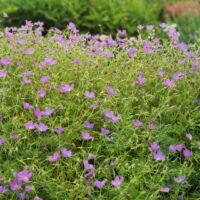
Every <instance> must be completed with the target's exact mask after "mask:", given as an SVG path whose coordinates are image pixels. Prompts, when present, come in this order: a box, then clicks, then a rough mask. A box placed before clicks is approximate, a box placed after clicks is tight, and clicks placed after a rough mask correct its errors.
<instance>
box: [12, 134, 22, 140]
mask: <svg viewBox="0 0 200 200" xmlns="http://www.w3.org/2000/svg"><path fill="white" fill-rule="evenodd" d="M10 137H11V138H12V139H13V140H18V139H19V138H20V136H19V135H17V134H14V133H10Z"/></svg>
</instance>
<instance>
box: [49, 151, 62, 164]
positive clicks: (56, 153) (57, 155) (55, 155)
mask: <svg viewBox="0 0 200 200" xmlns="http://www.w3.org/2000/svg"><path fill="white" fill-rule="evenodd" d="M59 159H60V154H59V152H55V153H54V154H53V155H52V156H49V157H48V161H49V162H56V161H57V160H59Z"/></svg>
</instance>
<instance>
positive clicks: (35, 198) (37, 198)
mask: <svg viewBox="0 0 200 200" xmlns="http://www.w3.org/2000/svg"><path fill="white" fill-rule="evenodd" d="M33 200H43V199H42V198H40V197H38V196H36V197H34V199H33Z"/></svg>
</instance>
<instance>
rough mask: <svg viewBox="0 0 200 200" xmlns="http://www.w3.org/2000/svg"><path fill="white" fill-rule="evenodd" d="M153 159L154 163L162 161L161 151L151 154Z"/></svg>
mask: <svg viewBox="0 0 200 200" xmlns="http://www.w3.org/2000/svg"><path fill="white" fill-rule="evenodd" d="M153 158H154V160H156V161H164V160H165V155H164V154H163V153H162V152H161V151H158V152H154V153H153Z"/></svg>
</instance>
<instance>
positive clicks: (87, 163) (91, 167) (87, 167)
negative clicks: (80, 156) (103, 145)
mask: <svg viewBox="0 0 200 200" xmlns="http://www.w3.org/2000/svg"><path fill="white" fill-rule="evenodd" d="M83 165H84V168H85V169H93V168H94V165H92V164H89V162H88V160H83Z"/></svg>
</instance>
